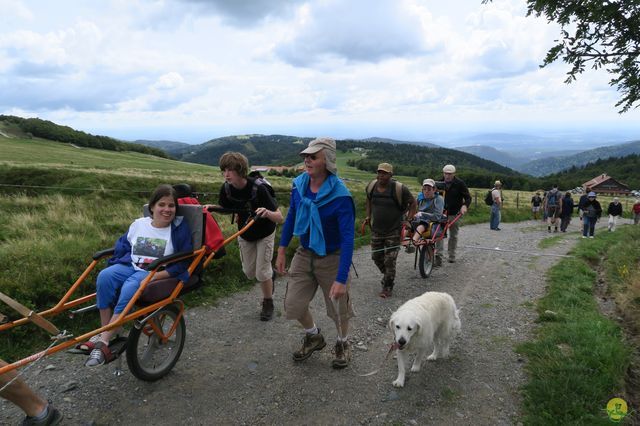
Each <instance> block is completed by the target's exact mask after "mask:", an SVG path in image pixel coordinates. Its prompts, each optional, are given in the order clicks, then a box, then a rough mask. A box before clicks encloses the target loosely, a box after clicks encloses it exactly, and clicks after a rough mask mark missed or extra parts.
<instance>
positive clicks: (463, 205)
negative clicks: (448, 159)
mask: <svg viewBox="0 0 640 426" xmlns="http://www.w3.org/2000/svg"><path fill="white" fill-rule="evenodd" d="M442 173H443V175H444V187H443V191H444V209H445V210H446V211H447V218H448V220H449V222H452V221H453V220H454V219H455V217H456V216H457V215H458V213H460V214H461V215H462V216H464V215H465V214H466V213H467V209H468V208H469V206H470V205H471V194H470V193H469V188H467V185H466V184H465V183H464V182H463V181H462V180H461V179H459V178H458V177H457V176H456V168H455V166H453V165H452V164H447V165H446V166H444V167H443V168H442ZM461 222H462V218H460V219H458V220H457V221H456V222H454V223H452V224H451V226H450V227H449V231H448V233H449V238H448V240H449V242H448V243H447V251H448V257H449V259H448V260H449V262H450V263H453V262H455V261H456V247H457V245H458V232H459V230H460V223H461ZM443 250H444V239H440V240H439V241H438V242H437V243H436V258H435V262H434V266H438V265H441V264H442V251H443Z"/></svg>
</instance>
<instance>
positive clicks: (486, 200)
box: [484, 189, 493, 206]
mask: <svg viewBox="0 0 640 426" xmlns="http://www.w3.org/2000/svg"><path fill="white" fill-rule="evenodd" d="M492 192H493V189H490V190H489V191H487V195H485V196H484V203H485V204H486V205H488V206H492V205H493V195H492V194H491V193H492Z"/></svg>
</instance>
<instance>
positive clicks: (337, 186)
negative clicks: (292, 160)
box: [293, 173, 351, 256]
mask: <svg viewBox="0 0 640 426" xmlns="http://www.w3.org/2000/svg"><path fill="white" fill-rule="evenodd" d="M310 180H311V179H310V178H309V175H308V174H306V173H302V174H301V175H300V176H298V177H297V178H295V179H294V180H293V186H294V188H296V190H297V191H298V194H299V195H300V204H298V208H297V211H296V221H295V225H294V226H293V235H296V236H300V235H304V234H306V233H307V232H309V248H310V249H311V250H313V251H314V252H315V253H316V254H318V255H319V256H326V255H327V249H326V245H325V241H324V232H323V231H322V220H321V218H320V212H319V210H318V209H319V208H320V207H322V206H324V205H326V204H328V203H330V202H331V201H333V200H335V199H336V198H338V197H351V193H350V192H349V190H348V189H347V187H346V186H345V185H344V183H342V181H341V180H340V179H338V177H337V176H336V175H334V174H332V173H330V174H329V175H328V176H327V178H326V179H325V181H324V182H323V183H322V186H321V187H320V190H319V191H318V193H317V194H316V199H315V200H312V199H310V198H307V197H305V196H304V194H305V193H306V192H307V188H308V187H309V182H310Z"/></svg>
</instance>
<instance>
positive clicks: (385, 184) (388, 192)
mask: <svg viewBox="0 0 640 426" xmlns="http://www.w3.org/2000/svg"><path fill="white" fill-rule="evenodd" d="M392 176H393V166H392V165H391V164H389V163H380V164H379V165H378V173H377V177H376V179H374V180H372V181H371V182H369V184H368V185H367V188H366V194H367V200H366V205H365V206H366V213H367V217H366V218H365V223H366V224H369V225H370V226H371V251H372V253H371V259H373V262H374V263H375V264H376V266H377V267H378V269H379V270H380V272H382V274H383V277H382V281H381V285H382V290H381V291H380V293H379V296H380V297H382V298H387V297H391V295H392V292H393V286H394V280H395V277H396V260H397V258H398V252H399V251H400V238H401V235H400V234H401V231H402V221H403V218H404V215H405V213H406V214H407V217H409V218H413V217H414V215H415V213H416V208H417V203H416V199H415V198H414V197H413V195H412V194H411V191H410V190H409V188H407V187H406V186H405V185H404V184H402V183H400V182H398V181H396V180H395V179H393V178H392Z"/></svg>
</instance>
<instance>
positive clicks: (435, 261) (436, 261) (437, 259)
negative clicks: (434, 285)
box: [433, 256, 442, 268]
mask: <svg viewBox="0 0 640 426" xmlns="http://www.w3.org/2000/svg"><path fill="white" fill-rule="evenodd" d="M441 266H442V256H436V257H435V259H433V267H434V268H439V267H441Z"/></svg>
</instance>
